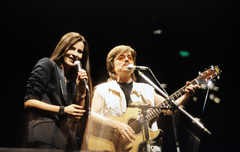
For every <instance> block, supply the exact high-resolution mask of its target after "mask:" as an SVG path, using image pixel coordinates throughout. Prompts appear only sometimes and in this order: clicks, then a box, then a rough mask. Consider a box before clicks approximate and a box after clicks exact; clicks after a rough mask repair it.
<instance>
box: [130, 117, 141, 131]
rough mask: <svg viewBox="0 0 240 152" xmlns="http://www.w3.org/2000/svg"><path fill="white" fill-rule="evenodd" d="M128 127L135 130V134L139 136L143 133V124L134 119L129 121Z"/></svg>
mask: <svg viewBox="0 0 240 152" xmlns="http://www.w3.org/2000/svg"><path fill="white" fill-rule="evenodd" d="M128 125H129V126H130V127H131V128H132V129H133V131H134V132H135V134H139V133H140V132H141V131H142V127H141V124H140V123H139V122H138V121H137V120H136V119H134V118H131V119H129V120H128Z"/></svg>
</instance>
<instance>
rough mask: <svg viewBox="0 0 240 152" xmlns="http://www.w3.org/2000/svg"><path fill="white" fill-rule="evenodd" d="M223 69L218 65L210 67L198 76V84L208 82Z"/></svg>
mask: <svg viewBox="0 0 240 152" xmlns="http://www.w3.org/2000/svg"><path fill="white" fill-rule="evenodd" d="M220 73H222V71H221V70H220V69H219V68H218V66H211V68H210V69H208V70H206V71H204V72H202V73H199V75H198V77H197V78H196V79H195V80H196V81H197V82H198V84H201V83H207V82H209V81H210V80H212V79H214V78H215V77H217V76H219V75H220Z"/></svg>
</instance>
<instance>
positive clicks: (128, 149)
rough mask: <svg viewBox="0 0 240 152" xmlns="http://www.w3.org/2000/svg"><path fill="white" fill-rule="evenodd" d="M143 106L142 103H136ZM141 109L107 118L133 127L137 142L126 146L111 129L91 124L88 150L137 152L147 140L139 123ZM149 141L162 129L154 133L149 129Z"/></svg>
mask: <svg viewBox="0 0 240 152" xmlns="http://www.w3.org/2000/svg"><path fill="white" fill-rule="evenodd" d="M135 104H142V103H135ZM139 111H141V110H140V109H139V108H132V107H129V108H127V110H126V112H125V113H124V115H122V116H120V117H113V116H107V117H106V118H108V119H111V120H115V121H118V122H122V123H125V124H128V125H129V126H131V127H132V129H133V130H134V132H135V134H134V137H135V139H136V140H135V141H133V143H130V144H128V145H126V144H125V143H124V141H123V140H122V139H121V137H120V136H119V134H118V133H117V132H116V131H114V130H113V129H111V128H108V127H106V126H101V125H97V124H91V126H92V131H91V133H90V135H89V141H88V148H89V150H92V151H111V152H137V151H139V145H140V143H142V142H143V141H146V140H145V132H144V129H143V126H142V125H141V124H140V123H138V121H137V119H138V117H139V116H138V113H139ZM148 130H149V140H153V139H154V138H156V137H157V136H158V135H159V134H160V129H159V130H156V131H153V130H152V129H150V128H149V127H148Z"/></svg>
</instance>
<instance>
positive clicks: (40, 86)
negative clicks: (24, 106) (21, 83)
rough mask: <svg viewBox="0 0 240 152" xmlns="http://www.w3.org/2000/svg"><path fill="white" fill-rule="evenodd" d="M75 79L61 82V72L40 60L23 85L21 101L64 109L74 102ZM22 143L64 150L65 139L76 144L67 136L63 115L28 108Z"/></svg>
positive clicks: (62, 79) (67, 131)
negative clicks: (51, 146) (23, 94)
mask: <svg viewBox="0 0 240 152" xmlns="http://www.w3.org/2000/svg"><path fill="white" fill-rule="evenodd" d="M76 92H77V88H76V77H75V79H74V78H69V79H68V84H67V85H66V83H65V78H64V74H63V71H62V69H61V67H60V66H57V65H56V64H55V63H54V62H53V61H52V60H50V59H49V58H43V59H41V60H40V61H39V62H38V63H37V64H36V65H35V67H34V69H33V71H32V73H31V75H30V77H29V79H28V81H27V85H26V95H25V97H24V101H27V100H28V99H37V100H40V101H43V102H46V103H49V104H53V105H58V106H67V105H69V104H71V103H73V102H75V101H74V100H75V99H76V94H77V93H76ZM29 110H30V112H29V120H28V129H27V133H26V136H25V137H26V140H25V142H26V143H32V142H35V141H40V142H43V143H47V144H51V145H53V146H55V147H57V148H60V149H65V146H66V142H67V138H72V140H73V143H74V144H76V141H75V138H76V136H75V135H72V137H70V134H69V127H68V121H67V117H66V116H59V115H58V114H51V113H47V112H44V111H41V110H37V109H29Z"/></svg>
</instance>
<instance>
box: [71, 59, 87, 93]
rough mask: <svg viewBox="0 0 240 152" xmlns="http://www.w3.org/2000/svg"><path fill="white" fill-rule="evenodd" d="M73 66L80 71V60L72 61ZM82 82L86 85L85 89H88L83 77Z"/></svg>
mask: <svg viewBox="0 0 240 152" xmlns="http://www.w3.org/2000/svg"><path fill="white" fill-rule="evenodd" d="M74 67H75V68H76V69H77V70H78V72H80V71H81V69H82V68H81V62H80V61H79V60H76V61H75V62H74ZM83 83H84V85H85V86H86V89H87V90H89V88H88V85H87V81H86V80H85V79H83Z"/></svg>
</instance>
